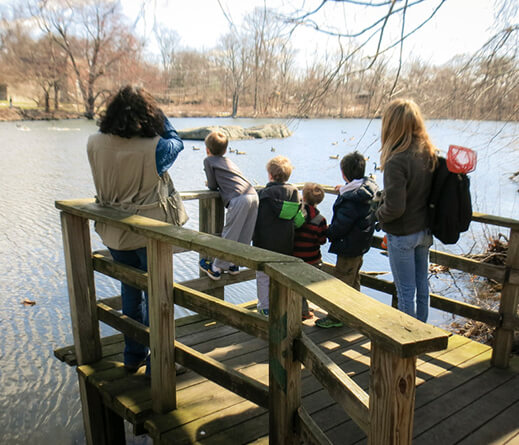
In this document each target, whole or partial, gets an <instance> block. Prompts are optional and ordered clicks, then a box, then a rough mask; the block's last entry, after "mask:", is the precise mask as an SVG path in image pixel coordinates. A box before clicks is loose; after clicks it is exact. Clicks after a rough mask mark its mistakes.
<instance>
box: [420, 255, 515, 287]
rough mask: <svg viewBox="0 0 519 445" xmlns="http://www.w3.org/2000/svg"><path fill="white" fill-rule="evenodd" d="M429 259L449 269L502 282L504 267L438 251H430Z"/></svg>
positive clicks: (504, 272)
mask: <svg viewBox="0 0 519 445" xmlns="http://www.w3.org/2000/svg"><path fill="white" fill-rule="evenodd" d="M429 258H430V260H431V263H435V264H440V265H442V266H447V267H448V268H449V269H457V270H461V271H462V272H467V273H469V274H471V275H479V276H480V277H485V278H488V279H491V280H496V281H499V282H503V279H504V277H505V274H506V269H505V266H497V265H495V264H489V263H482V262H480V261H477V260H473V259H471V258H466V257H463V256H460V255H453V254H450V253H447V252H440V251H438V250H432V249H431V250H430V251H429Z"/></svg>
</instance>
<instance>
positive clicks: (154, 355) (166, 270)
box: [147, 239, 177, 413]
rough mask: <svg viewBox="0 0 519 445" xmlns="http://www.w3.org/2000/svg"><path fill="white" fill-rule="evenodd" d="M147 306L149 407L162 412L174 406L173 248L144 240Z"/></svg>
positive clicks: (155, 241) (154, 241)
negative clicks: (149, 370) (146, 263)
mask: <svg viewBox="0 0 519 445" xmlns="http://www.w3.org/2000/svg"><path fill="white" fill-rule="evenodd" d="M147 254H148V299H149V301H148V305H149V318H150V350H151V397H152V408H153V410H154V411H155V412H157V413H166V412H168V411H171V410H173V409H175V408H176V403H177V402H176V373H175V317H174V315H175V314H174V307H175V305H174V303H173V249H172V247H171V245H169V244H166V243H163V242H161V241H157V240H153V239H148V246H147Z"/></svg>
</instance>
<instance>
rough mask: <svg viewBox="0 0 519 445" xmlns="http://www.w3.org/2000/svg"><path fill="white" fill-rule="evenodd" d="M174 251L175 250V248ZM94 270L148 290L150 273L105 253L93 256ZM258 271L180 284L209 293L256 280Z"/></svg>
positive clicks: (205, 277)
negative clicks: (115, 259)
mask: <svg viewBox="0 0 519 445" xmlns="http://www.w3.org/2000/svg"><path fill="white" fill-rule="evenodd" d="M173 250H174V248H173ZM92 261H93V265H94V270H95V271H97V272H100V273H102V274H105V275H108V276H109V277H112V278H115V279H117V280H120V281H124V282H125V283H128V284H130V285H132V286H134V287H137V288H138V289H142V290H147V289H148V273H147V272H144V271H142V270H140V269H137V268H135V267H131V266H127V265H125V264H121V263H116V262H115V261H114V260H113V259H112V257H111V256H109V255H107V254H106V252H105V251H97V252H94V254H93V255H92ZM255 279H256V271H254V270H250V269H242V270H240V273H239V274H238V275H229V274H223V276H222V277H221V278H220V280H218V281H214V280H211V279H210V278H209V277H207V276H204V277H202V278H195V279H192V280H186V281H182V282H180V283H179V284H182V285H183V286H186V287H190V288H192V289H195V290H198V291H202V292H205V291H208V290H211V289H217V288H221V287H224V286H227V285H230V284H236V283H242V282H244V281H249V280H255Z"/></svg>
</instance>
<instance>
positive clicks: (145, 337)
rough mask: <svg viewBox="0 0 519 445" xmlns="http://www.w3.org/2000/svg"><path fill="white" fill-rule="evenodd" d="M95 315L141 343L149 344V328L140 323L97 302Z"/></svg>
mask: <svg viewBox="0 0 519 445" xmlns="http://www.w3.org/2000/svg"><path fill="white" fill-rule="evenodd" d="M97 316H98V317H99V320H100V321H102V322H103V323H105V324H107V325H108V326H111V327H112V328H114V329H117V330H118V331H119V332H122V333H123V334H125V335H127V336H128V337H130V338H132V339H133V340H136V341H138V342H139V343H141V344H143V345H149V344H150V329H149V328H148V327H147V326H144V325H143V324H142V323H139V322H138V321H135V320H134V319H132V318H130V317H128V316H126V315H123V314H121V313H120V312H119V311H116V310H115V309H112V308H111V307H110V306H107V305H106V304H104V303H97Z"/></svg>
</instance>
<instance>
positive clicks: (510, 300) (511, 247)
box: [492, 228, 519, 368]
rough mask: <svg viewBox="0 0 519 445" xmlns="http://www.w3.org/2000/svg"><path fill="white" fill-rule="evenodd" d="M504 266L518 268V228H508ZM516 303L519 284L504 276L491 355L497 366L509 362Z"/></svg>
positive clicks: (518, 297) (500, 366) (504, 366)
mask: <svg viewBox="0 0 519 445" xmlns="http://www.w3.org/2000/svg"><path fill="white" fill-rule="evenodd" d="M506 267H507V268H509V269H516V270H517V269H519V228H515V229H511V230H510V237H509V240H508V253H507V255H506ZM518 303H519V285H517V284H512V283H510V282H509V277H506V279H505V280H504V283H503V290H502V291H501V302H500V305H499V314H500V315H501V317H502V319H503V325H502V326H500V327H498V328H497V329H496V331H495V333H494V354H493V356H492V364H493V365H494V366H497V367H499V368H507V367H508V365H509V363H510V355H511V352H512V345H513V341H514V328H515V321H516V318H517V304H518Z"/></svg>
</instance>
